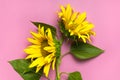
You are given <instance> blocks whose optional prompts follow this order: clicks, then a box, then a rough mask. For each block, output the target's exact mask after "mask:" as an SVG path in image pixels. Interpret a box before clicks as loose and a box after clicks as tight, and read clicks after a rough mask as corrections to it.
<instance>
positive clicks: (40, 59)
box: [24, 25, 57, 77]
mask: <svg viewBox="0 0 120 80" xmlns="http://www.w3.org/2000/svg"><path fill="white" fill-rule="evenodd" d="M31 34H32V38H28V41H29V42H31V43H32V44H31V45H30V46H28V47H27V48H26V49H25V50H24V51H25V53H27V54H28V56H27V57H26V59H31V64H30V66H29V67H30V68H32V67H36V72H38V71H39V70H40V69H41V68H43V73H44V74H45V76H46V77H48V74H49V70H50V66H52V69H53V70H54V68H55V62H56V53H57V49H56V48H57V47H56V43H57V41H56V40H55V39H54V38H53V36H52V33H51V29H50V28H47V29H44V26H42V27H41V26H40V25H39V27H38V32H37V33H36V32H31Z"/></svg>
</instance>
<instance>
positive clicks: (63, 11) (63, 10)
mask: <svg viewBox="0 0 120 80" xmlns="http://www.w3.org/2000/svg"><path fill="white" fill-rule="evenodd" d="M60 8H61V10H62V13H63V14H64V13H65V8H64V7H63V6H60Z"/></svg>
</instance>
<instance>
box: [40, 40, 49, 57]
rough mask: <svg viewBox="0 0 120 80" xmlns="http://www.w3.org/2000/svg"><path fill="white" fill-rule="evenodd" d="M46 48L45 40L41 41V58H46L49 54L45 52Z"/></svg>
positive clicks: (46, 42)
mask: <svg viewBox="0 0 120 80" xmlns="http://www.w3.org/2000/svg"><path fill="white" fill-rule="evenodd" d="M46 46H49V44H48V40H47V39H45V40H43V41H42V42H41V53H42V56H43V57H46V56H47V55H48V54H49V52H47V51H45V50H44V48H45V47H46Z"/></svg>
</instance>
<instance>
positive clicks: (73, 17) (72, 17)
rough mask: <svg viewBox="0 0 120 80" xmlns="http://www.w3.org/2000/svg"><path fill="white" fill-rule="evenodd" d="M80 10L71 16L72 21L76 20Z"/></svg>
mask: <svg viewBox="0 0 120 80" xmlns="http://www.w3.org/2000/svg"><path fill="white" fill-rule="evenodd" d="M77 14H78V12H74V13H73V14H72V16H71V21H74V20H75V19H76V17H77Z"/></svg>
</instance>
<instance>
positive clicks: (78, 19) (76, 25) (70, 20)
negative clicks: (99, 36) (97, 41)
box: [58, 4, 95, 43]
mask: <svg viewBox="0 0 120 80" xmlns="http://www.w3.org/2000/svg"><path fill="white" fill-rule="evenodd" d="M58 16H59V18H60V19H61V21H60V22H61V23H62V24H63V25H64V26H63V25H62V28H61V29H62V30H61V31H62V32H63V33H65V35H67V33H66V31H65V30H67V32H68V33H69V36H74V37H75V36H77V39H82V40H83V42H85V43H86V41H87V40H89V41H91V40H90V35H95V32H94V31H93V30H92V29H93V27H94V25H93V24H92V23H90V22H88V21H87V20H86V12H83V13H79V12H74V11H73V10H72V8H71V6H70V4H68V5H67V7H64V6H61V12H58ZM63 29H65V30H63ZM67 36H68V35H67Z"/></svg>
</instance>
